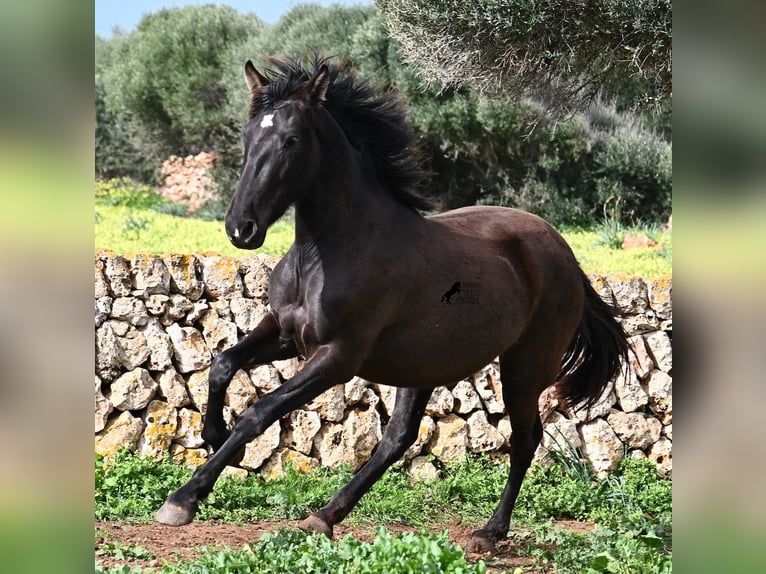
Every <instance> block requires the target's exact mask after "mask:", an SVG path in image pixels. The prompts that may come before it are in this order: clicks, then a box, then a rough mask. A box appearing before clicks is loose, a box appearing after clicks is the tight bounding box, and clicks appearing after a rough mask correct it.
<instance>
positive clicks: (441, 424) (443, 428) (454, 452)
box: [431, 414, 468, 462]
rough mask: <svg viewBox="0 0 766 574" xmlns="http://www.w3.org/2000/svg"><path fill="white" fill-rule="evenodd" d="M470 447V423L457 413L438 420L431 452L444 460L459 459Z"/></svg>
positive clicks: (432, 439)
mask: <svg viewBox="0 0 766 574" xmlns="http://www.w3.org/2000/svg"><path fill="white" fill-rule="evenodd" d="M467 447H468V423H466V422H465V420H463V419H462V418H460V417H459V416H457V415H455V414H449V415H447V416H445V417H443V418H440V419H439V420H438V421H436V429H435V430H434V434H433V437H432V438H431V453H432V454H433V455H434V456H436V457H437V458H438V459H439V460H441V461H442V462H448V461H459V460H462V459H463V458H464V457H465V454H466V450H467Z"/></svg>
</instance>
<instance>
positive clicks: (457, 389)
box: [452, 381, 482, 415]
mask: <svg viewBox="0 0 766 574" xmlns="http://www.w3.org/2000/svg"><path fill="white" fill-rule="evenodd" d="M452 396H453V397H454V399H455V402H454V405H453V410H454V411H455V412H456V413H457V414H460V415H465V414H468V413H470V412H471V411H475V410H476V409H480V408H482V404H481V399H480V398H479V393H477V392H476V389H474V388H473V385H472V384H471V383H470V382H469V381H460V382H459V383H458V384H457V385H455V386H454V387H453V389H452Z"/></svg>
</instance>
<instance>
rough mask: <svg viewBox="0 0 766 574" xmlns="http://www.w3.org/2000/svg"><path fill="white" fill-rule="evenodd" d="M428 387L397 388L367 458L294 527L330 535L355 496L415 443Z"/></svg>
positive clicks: (359, 495) (345, 513)
mask: <svg viewBox="0 0 766 574" xmlns="http://www.w3.org/2000/svg"><path fill="white" fill-rule="evenodd" d="M431 393H432V390H431V389H427V390H419V389H408V388H399V389H397V391H396V403H395V405H394V412H393V413H392V414H391V419H390V420H389V421H388V425H386V430H385V431H384V432H383V438H382V440H381V441H380V444H378V447H377V449H376V450H375V452H374V453H373V455H372V457H371V458H370V460H368V461H367V463H365V465H364V466H362V468H360V469H359V472H357V473H356V474H355V475H354V478H352V479H351V481H350V482H349V483H348V484H347V485H346V486H344V487H343V488H341V489H340V490H339V491H338V492H337V493H335V496H334V497H333V499H332V501H331V502H330V503H329V504H328V505H327V506H325V507H324V508H321V509H320V510H317V511H316V512H315V513H314V514H312V515H310V516H309V517H307V518H306V519H305V520H303V521H302V522H301V523H300V524H298V528H300V529H301V530H304V531H307V532H319V533H321V534H325V535H326V536H328V537H330V538H332V535H333V527H334V526H335V524H337V523H338V522H340V521H341V520H343V519H344V518H345V517H346V516H347V515H348V513H349V512H351V511H352V510H353V508H354V506H356V503H357V502H359V499H360V498H362V496H363V495H364V494H365V493H366V492H367V491H368V490H369V489H370V488H371V487H372V485H373V484H375V482H376V481H377V480H378V479H379V478H380V477H381V476H382V475H383V473H384V472H385V471H386V469H387V468H388V467H389V466H391V465H392V464H393V463H395V462H396V461H397V460H399V459H400V458H401V457H402V455H404V453H405V452H406V450H407V448H409V446H410V445H411V444H412V443H413V442H415V439H416V438H417V436H418V430H419V429H420V419H422V418H423V413H424V412H425V410H426V404H428V399H429V397H430V396H431Z"/></svg>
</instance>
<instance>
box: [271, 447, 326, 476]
mask: <svg viewBox="0 0 766 574" xmlns="http://www.w3.org/2000/svg"><path fill="white" fill-rule="evenodd" d="M318 466H319V461H318V460H317V459H315V458H312V457H310V456H306V455H305V454H303V453H300V452H295V451H294V450H290V449H289V448H282V449H279V450H277V451H276V452H275V453H274V454H272V455H271V458H269V460H267V461H266V463H265V464H264V465H263V467H261V476H262V477H263V478H264V479H266V480H273V479H275V478H282V477H283V476H285V469H287V468H288V467H292V468H293V469H295V470H296V471H298V472H300V473H304V474H305V473H308V472H311V471H312V470H314V469H315V468H317V467H318Z"/></svg>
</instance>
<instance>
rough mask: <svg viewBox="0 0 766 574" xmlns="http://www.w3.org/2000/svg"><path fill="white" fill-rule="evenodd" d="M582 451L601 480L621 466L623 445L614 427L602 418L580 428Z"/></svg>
mask: <svg viewBox="0 0 766 574" xmlns="http://www.w3.org/2000/svg"><path fill="white" fill-rule="evenodd" d="M580 434H581V436H582V451H583V454H584V455H585V458H587V459H588V462H589V463H590V465H591V467H592V468H593V471H594V472H595V473H596V476H598V477H599V478H606V477H607V476H608V475H609V473H611V472H612V471H613V470H614V469H616V468H617V466H618V465H619V464H620V461H621V460H622V457H623V445H622V443H621V442H620V439H619V438H618V437H617V435H616V434H615V432H614V431H613V430H612V427H610V426H609V424H608V423H607V422H606V421H605V420H604V419H601V418H597V419H595V420H593V421H591V422H588V423H585V424H583V425H581V426H580Z"/></svg>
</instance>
